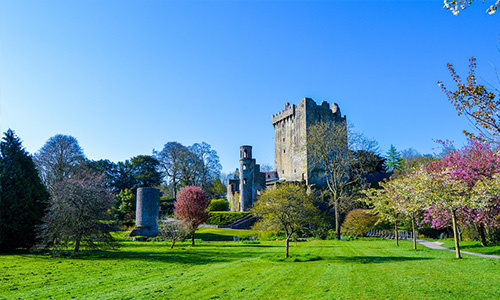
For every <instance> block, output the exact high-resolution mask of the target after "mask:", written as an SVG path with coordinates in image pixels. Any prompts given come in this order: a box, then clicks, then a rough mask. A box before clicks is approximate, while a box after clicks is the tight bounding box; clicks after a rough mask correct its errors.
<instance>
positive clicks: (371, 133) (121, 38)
mask: <svg viewBox="0 0 500 300" xmlns="http://www.w3.org/2000/svg"><path fill="white" fill-rule="evenodd" d="M442 5H443V4H442V1H365V2H358V1H304V2H300V1H290V2H287V1H276V2H272V1H244V2H240V1H214V2H210V1H201V2H192V1H139V0H137V1H124V0H120V1H111V0H108V1H97V0H96V1H67V0H65V1H0V110H1V112H0V130H1V131H2V132H4V131H5V130H7V128H12V129H14V130H15V131H16V133H17V134H18V135H19V136H20V137H21V139H22V140H23V141H24V145H25V147H26V148H27V150H28V151H30V152H31V153H34V152H36V151H37V150H38V149H40V147H41V146H42V145H43V144H44V143H45V141H46V140H47V139H48V138H49V137H50V136H53V135H55V134H58V133H61V134H69V135H72V136H74V137H76V138H77V139H78V140H79V142H80V144H81V146H82V147H83V149H84V151H85V154H86V155H87V156H88V157H89V158H91V159H101V158H104V159H110V160H112V161H121V160H125V159H129V158H130V157H132V156H135V155H139V154H151V152H152V150H153V148H154V149H161V148H162V147H163V145H164V144H165V143H167V142H169V141H178V142H180V143H182V144H184V145H191V144H193V143H195V142H202V141H204V142H207V143H209V144H210V145H212V147H213V148H214V149H215V150H216V151H217V152H218V154H219V156H220V159H221V163H222V165H223V167H224V171H225V172H230V171H233V170H234V168H236V167H237V166H238V154H239V146H240V145H243V144H249V145H253V146H254V156H255V157H256V158H257V161H258V162H259V163H267V164H273V163H274V131H273V127H272V125H271V116H272V114H274V113H277V112H278V111H280V110H281V109H283V107H284V104H285V102H290V103H298V102H299V101H300V99H302V98H303V97H311V98H313V99H315V100H316V101H317V102H321V101H322V100H326V101H328V102H330V103H332V102H337V103H338V104H339V105H340V108H341V111H342V113H344V114H346V115H347V118H348V120H350V121H351V122H352V123H354V125H355V127H356V128H357V129H358V130H359V131H361V132H363V133H364V134H365V135H366V136H368V137H372V138H374V139H376V140H377V141H378V142H379V144H380V147H381V149H382V151H383V153H385V152H386V151H387V149H388V148H389V146H390V145H391V144H394V145H395V146H396V147H397V148H398V149H406V148H409V147H413V148H415V149H417V150H418V151H420V152H422V153H432V152H433V150H432V148H434V147H436V144H435V143H434V142H433V139H450V140H454V141H455V142H456V143H457V144H458V145H461V144H462V143H463V142H464V140H465V139H464V136H463V134H462V130H463V129H464V128H467V127H468V125H467V121H466V120H465V119H463V118H461V117H458V116H457V114H456V111H455V109H454V108H453V107H452V105H451V104H450V103H449V102H448V101H447V99H446V97H445V95H444V94H443V93H442V92H441V91H440V89H439V87H438V85H437V81H438V80H444V81H445V83H447V85H448V86H451V81H450V76H449V74H448V71H447V69H446V63H447V62H452V63H454V64H455V65H456V67H457V69H458V70H459V71H460V72H461V73H462V74H463V75H464V77H465V76H466V71H467V65H468V59H469V58H470V57H471V56H475V57H477V63H478V74H480V75H481V76H482V77H483V78H484V80H485V81H488V82H490V83H492V84H495V83H497V81H496V78H495V76H494V75H495V73H494V71H493V69H492V67H491V66H490V62H492V63H495V62H497V63H498V64H499V65H500V53H499V52H498V50H497V46H498V35H499V34H500V26H499V25H500V19H499V18H500V15H493V16H489V15H487V14H485V13H484V12H485V10H486V8H487V4H483V3H482V2H481V1H479V2H478V3H476V4H475V5H474V6H473V7H472V8H470V9H467V10H466V11H464V12H462V13H461V14H460V15H459V16H457V17H455V16H453V15H452V14H451V13H447V12H446V11H444V10H442V9H441V8H442ZM497 85H498V84H497Z"/></svg>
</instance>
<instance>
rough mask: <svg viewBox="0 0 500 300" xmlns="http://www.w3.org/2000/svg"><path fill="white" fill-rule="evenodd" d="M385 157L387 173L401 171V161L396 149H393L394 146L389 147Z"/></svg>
mask: <svg viewBox="0 0 500 300" xmlns="http://www.w3.org/2000/svg"><path fill="white" fill-rule="evenodd" d="M386 157H387V160H386V163H385V166H386V168H387V169H388V170H389V171H392V170H397V171H401V170H402V169H403V159H402V158H401V154H400V153H399V151H398V150H397V149H396V147H394V145H391V147H390V148H389V150H388V151H387V154H386Z"/></svg>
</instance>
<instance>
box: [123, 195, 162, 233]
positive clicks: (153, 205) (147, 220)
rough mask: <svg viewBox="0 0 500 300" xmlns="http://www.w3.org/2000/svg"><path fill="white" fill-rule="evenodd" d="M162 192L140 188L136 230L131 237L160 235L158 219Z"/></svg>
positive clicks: (136, 212)
mask: <svg viewBox="0 0 500 300" xmlns="http://www.w3.org/2000/svg"><path fill="white" fill-rule="evenodd" d="M159 203H160V190H159V189H155V188H138V189H137V205H136V210H135V229H134V230H133V231H132V232H131V233H130V235H131V236H137V235H138V236H150V237H152V236H156V235H157V234H158V218H159V212H160V204H159Z"/></svg>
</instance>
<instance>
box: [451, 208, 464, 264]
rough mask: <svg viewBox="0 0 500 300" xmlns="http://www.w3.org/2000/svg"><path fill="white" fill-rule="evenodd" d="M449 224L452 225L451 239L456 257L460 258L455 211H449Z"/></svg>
mask: <svg viewBox="0 0 500 300" xmlns="http://www.w3.org/2000/svg"><path fill="white" fill-rule="evenodd" d="M451 222H452V224H453V238H454V239H455V253H456V257H457V258H462V256H460V242H459V241H458V228H457V216H456V214H455V210H452V211H451Z"/></svg>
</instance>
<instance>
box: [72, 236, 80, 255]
mask: <svg viewBox="0 0 500 300" xmlns="http://www.w3.org/2000/svg"><path fill="white" fill-rule="evenodd" d="M78 251H80V238H77V239H76V242H75V248H73V252H75V253H77V252H78Z"/></svg>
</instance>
